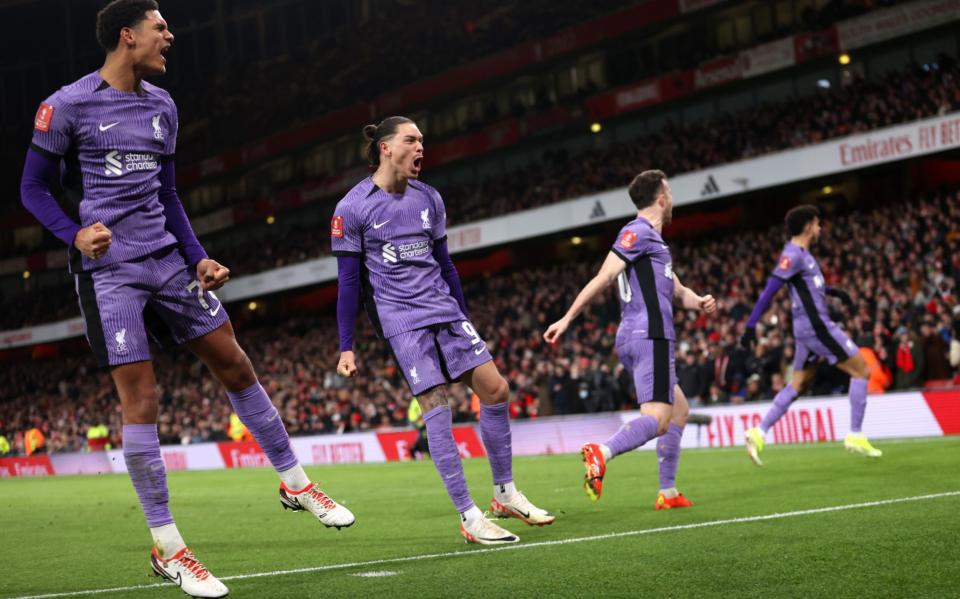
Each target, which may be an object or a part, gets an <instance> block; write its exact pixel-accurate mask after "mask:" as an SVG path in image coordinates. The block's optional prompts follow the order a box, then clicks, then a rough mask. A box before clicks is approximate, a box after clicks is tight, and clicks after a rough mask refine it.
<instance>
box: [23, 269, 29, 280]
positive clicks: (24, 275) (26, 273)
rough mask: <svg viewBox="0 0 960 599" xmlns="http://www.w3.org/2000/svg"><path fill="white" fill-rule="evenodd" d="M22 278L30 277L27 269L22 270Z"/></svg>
mask: <svg viewBox="0 0 960 599" xmlns="http://www.w3.org/2000/svg"><path fill="white" fill-rule="evenodd" d="M23 278H24V279H29V278H30V271H29V270H25V271H23Z"/></svg>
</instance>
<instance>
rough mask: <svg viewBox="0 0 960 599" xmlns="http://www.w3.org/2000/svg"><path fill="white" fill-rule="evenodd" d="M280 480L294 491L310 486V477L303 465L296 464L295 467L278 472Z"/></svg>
mask: <svg viewBox="0 0 960 599" xmlns="http://www.w3.org/2000/svg"><path fill="white" fill-rule="evenodd" d="M277 474H278V475H279V476H280V480H281V481H283V484H285V485H286V486H287V488H288V489H290V490H291V491H293V492H294V493H297V492H300V491H302V490H304V489H306V488H307V487H308V486H310V479H309V478H307V473H306V472H304V471H303V466H301V465H300V464H297V465H295V466H294V467H293V468H290V469H288V470H284V471H283V472H278V473H277Z"/></svg>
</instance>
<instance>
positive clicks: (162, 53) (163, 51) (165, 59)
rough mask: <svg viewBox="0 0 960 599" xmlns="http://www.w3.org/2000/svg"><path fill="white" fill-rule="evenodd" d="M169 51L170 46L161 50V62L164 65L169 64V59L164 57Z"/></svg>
mask: <svg viewBox="0 0 960 599" xmlns="http://www.w3.org/2000/svg"><path fill="white" fill-rule="evenodd" d="M169 49H170V46H166V47H163V48H160V60H162V61H163V64H167V57H166V56H164V54H166V53H167V50H169Z"/></svg>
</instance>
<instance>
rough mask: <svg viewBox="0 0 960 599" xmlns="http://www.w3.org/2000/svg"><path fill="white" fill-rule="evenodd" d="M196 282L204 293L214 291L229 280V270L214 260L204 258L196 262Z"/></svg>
mask: <svg viewBox="0 0 960 599" xmlns="http://www.w3.org/2000/svg"><path fill="white" fill-rule="evenodd" d="M197 280H198V281H200V287H201V288H202V289H203V290H204V291H215V290H217V289H220V288H221V287H223V284H224V283H226V282H227V281H229V280H230V269H229V268H227V267H226V266H224V265H222V264H220V263H219V262H217V261H216V260H211V259H210V258H204V259H203V260H201V261H200V262H197Z"/></svg>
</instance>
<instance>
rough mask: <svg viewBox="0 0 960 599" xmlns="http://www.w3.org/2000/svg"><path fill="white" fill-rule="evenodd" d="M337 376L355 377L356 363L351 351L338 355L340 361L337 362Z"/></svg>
mask: <svg viewBox="0 0 960 599" xmlns="http://www.w3.org/2000/svg"><path fill="white" fill-rule="evenodd" d="M337 374H339V375H340V376H347V377H353V376H356V374H357V363H356V361H355V360H354V358H353V352H352V351H345V352H343V353H341V354H340V361H339V362H337Z"/></svg>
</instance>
